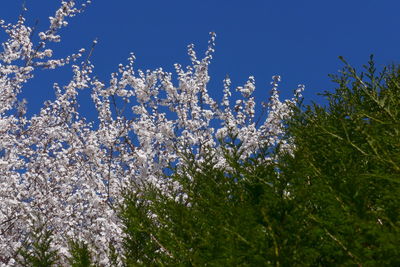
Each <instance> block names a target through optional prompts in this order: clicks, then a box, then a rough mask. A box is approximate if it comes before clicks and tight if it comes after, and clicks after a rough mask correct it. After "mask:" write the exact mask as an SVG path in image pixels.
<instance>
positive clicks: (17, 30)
mask: <svg viewBox="0 0 400 267" xmlns="http://www.w3.org/2000/svg"><path fill="white" fill-rule="evenodd" d="M87 4H90V1H86V2H85V3H83V4H81V6H80V7H77V4H76V3H75V1H72V0H71V1H62V2H61V7H60V8H59V9H58V10H57V11H56V13H55V15H54V17H50V25H49V27H48V29H47V30H45V31H42V32H39V33H38V36H39V38H40V41H39V43H35V42H34V41H33V38H32V35H33V34H34V31H33V29H32V28H31V27H29V26H27V25H26V24H25V19H24V17H23V16H20V17H19V19H18V21H17V22H16V23H15V24H11V23H9V24H6V23H5V22H4V21H0V25H1V27H2V29H3V30H4V32H5V33H6V34H7V35H8V39H7V40H6V41H5V42H4V43H3V44H2V47H3V50H2V52H1V53H0V132H1V135H0V173H1V176H0V177H1V178H0V184H1V185H0V263H1V264H2V266H8V265H12V264H13V263H14V262H15V259H16V254H17V251H18V249H19V248H20V247H21V246H22V245H23V244H24V243H26V242H29V238H30V235H29V233H30V231H32V229H37V228H38V227H40V226H41V225H45V226H46V229H51V231H52V232H53V240H52V246H53V247H54V248H55V249H57V250H58V252H59V255H60V256H61V263H62V264H65V263H66V258H67V257H68V256H69V251H68V242H69V240H70V239H77V240H82V241H85V242H88V243H90V244H92V245H93V246H95V247H96V250H95V255H94V256H95V257H96V259H97V261H98V262H99V264H100V265H106V264H107V263H108V257H107V254H108V252H109V244H110V243H112V244H114V245H115V248H116V249H117V250H121V246H120V245H119V244H120V243H121V240H122V239H121V238H122V237H123V233H122V230H121V222H120V220H119V219H118V216H117V213H116V206H117V205H118V204H119V203H121V194H120V192H121V190H122V189H126V188H128V187H129V186H131V185H132V183H134V184H135V185H137V186H140V185H141V184H142V183H151V184H153V185H154V186H156V187H158V188H161V189H163V190H164V192H165V193H166V194H168V188H171V186H173V187H174V188H175V189H176V188H179V186H180V185H179V184H177V183H176V182H175V183H173V184H171V182H170V181H169V180H168V179H166V178H162V177H165V176H163V173H164V172H165V170H167V169H168V168H169V167H170V166H171V165H173V166H180V165H182V164H185V163H184V161H183V157H182V155H184V154H185V153H191V154H193V155H194V156H195V159H196V161H199V162H202V161H204V160H205V159H206V157H205V156H204V155H206V153H207V152H208V151H213V153H214V154H215V155H217V156H216V157H215V158H214V159H215V160H216V162H218V165H220V166H224V164H225V161H224V157H223V151H224V149H229V148H227V147H225V146H224V145H223V144H224V142H221V141H223V140H226V139H227V138H228V139H229V138H230V137H232V136H234V137H235V138H237V140H239V141H240V142H241V143H242V144H241V147H240V149H241V151H240V155H241V158H243V159H245V158H248V157H251V155H252V154H253V153H254V152H256V151H257V150H258V149H259V148H260V147H274V146H276V145H277V144H280V145H281V147H283V148H289V145H288V144H285V143H281V141H280V136H281V135H282V134H283V125H282V119H283V118H285V117H287V116H289V115H290V113H291V107H292V105H294V104H295V103H296V101H297V99H298V97H299V96H300V95H301V92H302V90H303V86H299V87H298V89H297V90H296V91H295V96H294V98H293V99H291V100H286V101H284V102H281V101H280V100H279V95H278V82H279V81H280V77H279V76H274V77H273V82H272V94H271V99H270V102H269V103H268V104H265V105H264V109H265V110H266V111H267V115H266V116H265V118H263V121H257V120H256V119H255V106H256V103H255V100H254V97H253V96H252V94H253V92H254V90H255V80H254V78H253V77H249V79H248V81H247V82H246V83H245V85H244V86H239V87H237V88H236V91H238V92H239V93H240V94H241V96H242V97H241V99H240V100H237V101H236V102H235V103H231V102H230V99H231V82H230V80H229V79H228V78H227V79H225V81H224V88H223V92H224V94H223V99H222V101H221V102H220V103H218V102H217V101H216V100H214V99H213V98H212V97H211V96H210V95H209V94H208V91H207V83H208V81H209V76H208V66H209V64H210V62H211V59H212V54H213V52H214V41H215V34H214V33H211V38H210V41H209V46H208V49H207V51H206V53H205V56H204V58H202V59H199V58H198V57H197V56H196V53H195V50H194V46H193V45H190V46H189V47H188V54H189V56H190V59H191V65H190V66H187V67H186V68H183V67H182V66H181V65H179V64H176V65H175V69H176V74H177V80H178V83H177V84H174V83H173V78H172V74H171V73H168V72H165V71H163V70H162V69H156V70H154V71H146V72H144V71H140V70H138V71H136V70H134V61H135V57H134V56H133V54H132V55H131V56H130V57H129V58H128V63H127V64H126V65H122V64H120V65H119V66H118V70H117V71H116V72H115V73H112V74H111V79H110V81H109V83H107V84H106V83H104V82H102V81H100V80H99V79H98V78H96V77H95V76H94V75H93V69H94V66H93V65H92V64H91V62H90V61H89V60H80V58H81V57H82V54H83V53H85V50H84V49H81V50H79V51H78V52H77V53H76V54H72V55H70V56H68V57H66V58H62V59H55V58H53V55H52V54H53V51H52V50H51V49H48V48H46V47H47V46H48V44H49V43H51V42H60V41H61V36H60V35H59V34H58V30H59V29H60V28H62V27H66V26H67V25H68V22H67V20H68V19H69V18H71V17H73V16H75V15H77V14H79V13H81V12H82V11H84V9H85V8H86V6H87ZM71 63H72V70H73V76H72V78H71V80H70V82H69V83H68V84H66V85H64V86H61V85H58V84H57V83H54V89H55V94H56V98H55V100H54V101H46V102H45V103H44V106H43V107H42V108H41V110H40V112H39V114H36V115H32V116H28V115H26V108H25V102H24V100H21V99H20V98H19V94H20V92H21V90H22V89H23V86H24V85H25V84H26V83H27V82H28V81H29V80H30V79H32V78H33V72H34V70H35V69H37V68H42V69H54V68H59V67H62V66H64V65H66V64H71ZM80 90H91V97H92V100H93V103H94V105H95V107H96V109H97V111H98V121H97V122H96V123H94V122H88V121H87V120H86V119H85V118H84V117H83V116H82V115H81V114H79V112H78V110H77V108H78V102H77V95H78V94H79V91H80ZM117 103H123V104H122V105H118V104H117ZM218 155H220V156H219V157H218Z"/></svg>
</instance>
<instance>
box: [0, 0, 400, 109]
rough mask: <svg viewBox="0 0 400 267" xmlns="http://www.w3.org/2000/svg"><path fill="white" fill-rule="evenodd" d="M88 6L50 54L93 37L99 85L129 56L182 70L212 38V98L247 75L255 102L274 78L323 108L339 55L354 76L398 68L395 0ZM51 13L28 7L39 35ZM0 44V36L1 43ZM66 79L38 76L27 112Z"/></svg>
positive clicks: (398, 4) (9, 12) (119, 1)
mask: <svg viewBox="0 0 400 267" xmlns="http://www.w3.org/2000/svg"><path fill="white" fill-rule="evenodd" d="M22 2H23V1H22V0H21V1H20V0H2V6H1V9H0V18H2V19H5V20H6V21H12V22H15V20H16V18H17V16H18V14H19V13H20V10H21V3H22ZM92 2H93V3H92V5H90V6H89V8H88V9H87V10H86V11H85V13H83V14H81V15H79V16H77V17H75V18H73V19H71V20H69V22H70V26H69V27H68V28H66V29H64V30H62V31H61V33H62V34H63V43H62V45H56V46H54V48H55V51H56V55H60V56H61V55H66V54H68V53H72V52H75V51H77V50H79V48H81V47H85V48H90V46H91V42H92V40H93V39H95V38H98V40H99V43H98V45H97V47H96V49H95V52H94V54H93V57H92V59H91V60H92V62H93V64H94V65H95V66H96V73H97V74H98V76H99V77H100V78H101V79H103V80H108V78H109V73H111V72H113V71H115V70H116V69H117V66H118V64H119V63H125V62H126V58H127V57H128V56H129V53H130V52H134V53H135V55H136V57H137V61H136V66H137V68H141V69H155V68H158V67H163V69H165V70H169V71H173V64H174V63H181V64H183V65H186V64H188V63H189V60H188V56H187V53H186V47H187V45H188V44H190V43H194V44H195V46H196V48H197V51H198V54H201V53H203V52H204V50H205V48H206V46H207V41H208V39H209V35H208V33H209V32H210V31H214V32H216V33H217V40H216V43H217V46H216V52H215V55H214V60H213V63H212V65H211V67H210V75H211V83H210V86H209V91H210V92H211V94H212V95H215V96H220V94H221V91H222V80H223V78H224V77H225V76H226V75H229V76H230V77H231V79H232V83H233V85H234V86H238V85H242V84H243V83H244V82H245V81H246V80H247V77H248V76H249V75H254V76H255V78H256V85H257V90H256V91H257V93H256V96H257V98H258V100H259V101H262V100H265V99H267V98H268V96H269V94H268V93H269V89H270V85H269V82H270V80H271V76H272V75H275V74H279V75H281V76H282V79H283V81H282V83H281V87H280V88H281V95H282V96H283V97H290V96H291V94H292V90H293V89H295V87H296V86H297V84H299V83H303V84H305V85H306V92H305V94H304V95H305V97H306V101H307V102H308V101H311V100H314V101H317V102H320V101H321V98H320V97H318V96H316V93H317V92H322V91H324V90H332V89H333V88H334V84H333V83H331V82H330V79H329V77H328V76H327V75H328V74H329V73H335V72H337V71H338V70H339V69H340V68H341V66H342V63H341V62H340V61H339V60H338V56H344V57H345V58H346V59H347V60H348V61H349V62H350V63H351V64H352V65H353V66H355V67H357V68H360V67H361V66H362V65H363V64H365V63H366V62H367V61H368V58H369V55H370V54H374V55H375V59H376V62H377V65H378V66H383V65H386V64H390V63H399V62H400V33H399V29H400V27H399V26H400V19H399V10H400V1H398V0H379V1H378V0H362V1H361V0H346V1H345V0H335V1H328V0H325V1H321V0H319V1H317V0H303V1H295V0H291V1H289V0H286V1H284V0H281V1H276V0H275V1H270V0H247V1H243V0H241V1H239V0H229V1H228V0H201V1H190V0H186V1H183V0H170V1H166V0H153V1H149V0H147V1H143V0H142V1H134V0H130V1H129V0H113V1H104V0H93V1H92ZM58 5H59V1H55V0H42V1H33V0H26V6H27V8H28V13H27V14H28V15H27V16H28V21H30V22H34V21H35V20H36V19H38V21H39V29H43V28H44V27H46V26H47V25H48V19H47V18H48V16H51V15H53V14H54V10H55V9H56V8H57V7H58ZM4 38H5V35H4V34H0V41H1V40H4ZM70 73H71V72H70V68H69V67H66V68H65V70H60V71H53V72H50V75H49V74H48V73H47V74H46V73H45V72H43V71H42V72H38V73H36V79H34V80H33V81H32V82H31V83H29V84H28V86H27V87H26V91H25V92H24V93H23V96H24V97H26V98H27V99H28V101H29V106H28V107H29V108H30V111H31V112H34V113H36V112H38V110H39V107H40V104H41V103H42V102H43V100H46V99H49V98H53V95H54V93H53V90H52V88H51V84H52V83H53V82H59V83H60V84H62V82H65V81H66V80H68V79H67V78H69V77H70V76H69V75H70ZM50 78H51V79H50ZM84 94H85V93H83V95H84ZM87 94H88V93H87ZM86 105H87V106H89V105H91V104H89V103H86V102H84V103H83V104H82V106H83V109H85V106H86ZM88 110H90V109H89V108H88Z"/></svg>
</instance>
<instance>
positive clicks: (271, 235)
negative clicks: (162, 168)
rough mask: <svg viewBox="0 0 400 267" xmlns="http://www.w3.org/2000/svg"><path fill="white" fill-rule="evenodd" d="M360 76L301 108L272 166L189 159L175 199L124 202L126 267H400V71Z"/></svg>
mask: <svg viewBox="0 0 400 267" xmlns="http://www.w3.org/2000/svg"><path fill="white" fill-rule="evenodd" d="M365 68H366V72H365V73H361V74H357V73H356V71H355V70H354V69H353V68H352V67H351V66H349V65H348V64H347V63H346V66H345V68H344V69H343V71H342V73H341V75H339V76H332V78H333V80H334V81H335V82H337V83H338V88H337V89H336V91H335V92H333V93H329V92H327V93H325V94H324V95H325V96H326V97H327V99H328V101H329V103H328V105H327V107H321V106H318V105H316V104H314V105H311V106H304V107H300V108H298V110H297V111H296V112H295V114H294V116H293V117H292V118H291V119H290V120H288V121H287V122H286V125H287V138H288V140H290V141H291V142H292V141H293V142H294V143H293V145H294V146H293V147H295V150H294V151H293V152H291V153H286V154H282V153H277V154H275V156H276V157H277V161H276V162H274V163H272V162H266V161H265V160H263V159H265V156H266V153H264V152H262V151H260V152H259V154H258V155H256V156H255V157H254V158H251V159H248V160H247V161H243V160H240V159H239V158H240V155H239V153H238V151H239V147H240V144H237V142H235V141H234V140H233V141H232V143H231V144H230V145H231V147H232V149H233V152H232V151H231V152H229V153H228V152H227V153H226V155H225V157H226V160H227V162H228V166H227V167H226V168H224V169H221V168H216V167H215V164H214V162H215V161H214V158H213V155H212V154H210V155H209V158H207V159H206V160H205V161H204V162H203V163H201V164H199V163H197V162H196V161H194V160H193V159H191V156H190V155H189V156H187V160H186V161H187V163H188V164H187V167H185V168H184V169H179V170H177V171H175V173H174V174H173V175H172V176H170V177H168V179H172V180H173V181H176V182H178V183H179V184H180V185H181V186H180V187H179V189H177V190H175V194H172V195H168V196H166V195H164V194H162V192H161V191H160V190H158V189H156V188H154V187H152V186H148V187H147V188H146V189H144V190H139V189H137V188H136V189H135V190H133V191H131V192H129V193H127V194H126V200H125V205H124V208H123V213H122V217H123V218H124V220H125V225H126V230H125V232H126V234H127V238H126V242H125V248H126V251H127V254H126V265H127V266H136V265H141V264H144V265H160V266H163V265H183V266H196V265H199V266H202V265H211V266H236V265H246V266H266V265H267V266H354V265H356V266H357V265H359V266H361V265H362V266H376V265H379V264H380V265H385V266H397V265H400V260H399V259H400V257H399V256H400V255H399V254H400V252H399V250H398V247H400V234H399V226H400V221H399V216H400V186H399V182H400V86H399V85H400V71H399V69H398V68H396V67H390V68H388V69H384V70H383V72H382V73H381V74H376V70H375V67H374V64H373V61H372V58H371V61H370V62H369V65H368V66H365ZM227 145H229V144H227ZM270 152H271V151H270Z"/></svg>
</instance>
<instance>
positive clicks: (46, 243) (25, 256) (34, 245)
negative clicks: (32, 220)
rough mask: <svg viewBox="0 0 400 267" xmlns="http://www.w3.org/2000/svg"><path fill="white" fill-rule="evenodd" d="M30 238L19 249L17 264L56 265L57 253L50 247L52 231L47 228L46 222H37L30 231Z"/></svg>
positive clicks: (30, 266) (30, 265) (40, 266)
mask: <svg viewBox="0 0 400 267" xmlns="http://www.w3.org/2000/svg"><path fill="white" fill-rule="evenodd" d="M30 240H32V241H29V242H28V241H27V242H25V243H24V244H23V246H22V247H21V248H20V249H19V251H18V256H17V262H18V264H19V265H20V266H27V267H49V266H56V263H57V261H58V255H57V251H56V250H54V249H53V248H52V247H51V242H52V231H51V230H49V229H47V226H46V224H44V223H39V225H38V226H37V227H36V228H35V229H33V231H32V232H31V237H30Z"/></svg>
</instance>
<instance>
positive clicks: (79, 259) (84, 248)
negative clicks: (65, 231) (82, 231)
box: [68, 240, 92, 267]
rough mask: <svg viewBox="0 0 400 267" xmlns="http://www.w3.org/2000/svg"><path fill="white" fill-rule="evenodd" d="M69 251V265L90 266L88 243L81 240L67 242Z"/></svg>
mask: <svg viewBox="0 0 400 267" xmlns="http://www.w3.org/2000/svg"><path fill="white" fill-rule="evenodd" d="M69 252H70V253H71V257H70V258H69V259H68V262H69V264H70V266H71V267H90V266H92V263H91V262H92V257H91V253H90V250H89V246H88V244H86V243H85V242H83V241H74V240H71V241H70V242H69Z"/></svg>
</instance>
